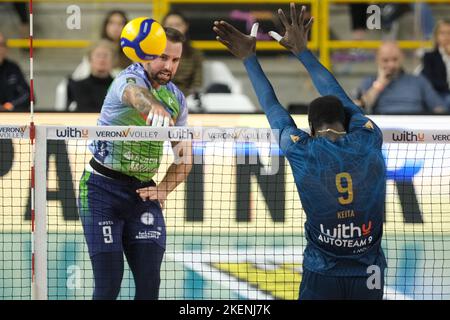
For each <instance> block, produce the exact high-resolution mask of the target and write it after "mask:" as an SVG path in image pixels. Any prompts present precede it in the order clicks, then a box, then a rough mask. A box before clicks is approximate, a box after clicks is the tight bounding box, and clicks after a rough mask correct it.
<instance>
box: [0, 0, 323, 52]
mask: <svg viewBox="0 0 450 320" xmlns="http://www.w3.org/2000/svg"><path fill="white" fill-rule="evenodd" d="M14 1H16V2H25V1H28V0H14ZM125 1H126V0H81V1H80V0H76V1H75V2H99V3H108V2H115V3H120V2H122V3H123V2H125ZM291 1H292V0H265V1H264V2H263V3H264V4H267V3H271V4H277V3H279V4H287V3H289V2H291ZM320 1H321V0H302V3H303V4H310V5H311V10H312V15H313V16H318V15H319V2H320ZM0 2H10V1H6V0H0ZM34 2H41V3H44V2H61V3H64V1H61V0H59V1H58V0H34ZM127 2H129V3H150V2H152V8H153V14H152V15H153V17H154V18H155V19H156V20H158V21H161V19H162V18H163V17H164V15H165V14H166V13H167V12H168V11H169V10H170V6H171V5H172V4H180V3H186V4H202V3H211V4H218V3H221V4H230V5H231V4H236V3H240V4H241V3H242V4H246V3H249V4H251V3H255V4H261V3H262V1H261V0H129V1H127ZM211 32H213V31H212V25H211ZM311 37H312V39H311V41H310V43H309V44H308V47H309V48H310V49H311V50H318V48H319V26H318V24H315V25H313V30H312V33H311ZM91 43H92V42H91V41H90V40H83V39H77V40H67V39H35V40H34V41H33V46H34V47H36V48H86V47H89V46H90V45H91ZM28 45H29V40H28V39H9V40H8V47H11V48H26V47H28ZM192 45H193V46H194V47H196V48H199V49H201V50H224V49H225V47H224V46H223V45H222V44H221V43H219V42H218V41H215V40H196V41H192ZM257 49H258V50H281V49H282V47H281V46H280V45H279V44H278V43H277V42H275V41H258V42H257Z"/></svg>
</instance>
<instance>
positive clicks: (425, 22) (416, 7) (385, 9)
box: [381, 1, 434, 40]
mask: <svg viewBox="0 0 450 320" xmlns="http://www.w3.org/2000/svg"><path fill="white" fill-rule="evenodd" d="M412 2H414V1H412ZM409 11H414V12H417V16H419V17H420V19H419V21H418V22H419V23H420V29H421V32H422V38H423V39H426V40H428V39H430V38H431V37H432V33H433V26H434V17H433V12H432V10H431V7H430V5H429V4H428V3H423V2H419V1H416V2H414V3H385V4H381V24H382V30H383V31H388V32H389V34H387V37H385V38H386V39H389V40H395V39H396V38H397V33H398V21H397V20H398V19H399V18H401V17H402V16H403V15H404V14H405V13H407V12H409Z"/></svg>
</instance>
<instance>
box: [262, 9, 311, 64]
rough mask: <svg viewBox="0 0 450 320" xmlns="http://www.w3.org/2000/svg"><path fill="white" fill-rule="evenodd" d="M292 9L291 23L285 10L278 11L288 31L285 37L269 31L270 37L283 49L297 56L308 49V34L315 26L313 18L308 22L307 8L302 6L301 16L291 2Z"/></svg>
mask: <svg viewBox="0 0 450 320" xmlns="http://www.w3.org/2000/svg"><path fill="white" fill-rule="evenodd" d="M290 8H291V22H289V21H288V18H287V17H286V15H285V14H284V12H283V10H282V9H278V17H279V18H280V20H281V23H282V24H283V26H284V28H285V30H286V31H285V33H284V36H281V35H279V34H278V33H277V32H275V31H269V35H270V36H271V37H272V38H274V39H275V40H276V41H278V42H279V43H280V44H281V45H282V46H283V47H285V48H286V49H288V50H290V51H291V52H292V53H293V54H295V55H297V54H299V53H300V52H302V51H303V50H305V49H306V46H307V44H308V34H309V31H310V30H311V27H312V24H313V18H312V17H311V18H310V19H309V20H308V21H306V20H307V19H306V17H305V11H306V7H305V6H302V9H301V11H300V13H299V14H298V13H297V10H296V9H295V4H294V3H292V2H291V4H290Z"/></svg>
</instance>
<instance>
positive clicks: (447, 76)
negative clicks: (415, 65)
mask: <svg viewBox="0 0 450 320" xmlns="http://www.w3.org/2000/svg"><path fill="white" fill-rule="evenodd" d="M434 42H435V45H436V46H435V49H434V50H433V51H432V52H429V53H426V54H425V56H424V57H423V69H422V75H423V76H425V77H426V78H427V79H428V80H429V81H430V82H431V84H432V85H433V87H434V89H435V90H436V91H437V92H438V93H439V95H440V96H441V97H442V98H443V99H444V101H445V105H446V107H447V108H448V109H450V20H449V19H445V20H440V21H439V22H438V23H437V24H436V28H435V32H434Z"/></svg>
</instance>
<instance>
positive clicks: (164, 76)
mask: <svg viewBox="0 0 450 320" xmlns="http://www.w3.org/2000/svg"><path fill="white" fill-rule="evenodd" d="M164 31H165V32H166V36H167V45H166V49H165V50H164V53H163V54H161V55H160V56H159V57H157V58H155V59H154V60H152V61H150V62H148V63H146V64H145V65H146V69H147V72H148V73H149V75H150V78H151V79H152V80H153V81H155V82H156V83H158V84H160V85H165V84H167V83H168V82H169V81H171V80H172V79H173V77H174V76H175V74H176V73H177V69H178V65H179V63H180V59H181V54H182V52H183V42H184V41H185V38H184V36H183V34H182V33H181V32H180V31H178V30H176V29H173V28H164Z"/></svg>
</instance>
